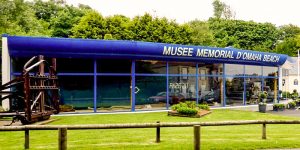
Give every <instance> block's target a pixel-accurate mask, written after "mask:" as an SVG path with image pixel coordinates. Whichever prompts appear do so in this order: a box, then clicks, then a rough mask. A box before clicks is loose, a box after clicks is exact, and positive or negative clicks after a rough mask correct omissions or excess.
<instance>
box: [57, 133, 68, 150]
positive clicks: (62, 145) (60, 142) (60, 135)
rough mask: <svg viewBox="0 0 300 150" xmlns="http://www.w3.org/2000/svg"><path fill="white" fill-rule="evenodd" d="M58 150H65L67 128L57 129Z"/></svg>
mask: <svg viewBox="0 0 300 150" xmlns="http://www.w3.org/2000/svg"><path fill="white" fill-rule="evenodd" d="M58 149H59V150H66V149H67V128H58Z"/></svg>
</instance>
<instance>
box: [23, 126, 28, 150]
mask: <svg viewBox="0 0 300 150" xmlns="http://www.w3.org/2000/svg"><path fill="white" fill-rule="evenodd" d="M24 147H25V149H29V130H28V129H25V144H24Z"/></svg>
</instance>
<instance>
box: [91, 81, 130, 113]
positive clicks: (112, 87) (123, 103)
mask: <svg viewBox="0 0 300 150" xmlns="http://www.w3.org/2000/svg"><path fill="white" fill-rule="evenodd" d="M130 78H131V77H130V76H128V77H127V76H121V77H118V76H98V77H97V108H99V110H100V111H105V110H109V111H114V110H131V97H130V95H131V94H130V85H131V84H130Z"/></svg>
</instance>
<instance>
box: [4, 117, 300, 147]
mask: <svg viewBox="0 0 300 150" xmlns="http://www.w3.org/2000/svg"><path fill="white" fill-rule="evenodd" d="M250 124H261V125H262V139H267V132H266V128H267V126H266V125H267V124H300V120H292V121H286V120H251V121H223V122H175V123H162V122H159V121H158V122H156V123H131V124H97V125H25V126H1V127H0V131H25V136H24V137H25V144H24V148H25V149H29V131H30V130H58V149H59V150H66V149H67V131H68V130H88V129H126V128H127V129H128V128H156V142H157V143H159V142H160V128H161V127H193V128H194V149H195V150H199V149H200V137H201V136H200V128H201V126H232V125H250Z"/></svg>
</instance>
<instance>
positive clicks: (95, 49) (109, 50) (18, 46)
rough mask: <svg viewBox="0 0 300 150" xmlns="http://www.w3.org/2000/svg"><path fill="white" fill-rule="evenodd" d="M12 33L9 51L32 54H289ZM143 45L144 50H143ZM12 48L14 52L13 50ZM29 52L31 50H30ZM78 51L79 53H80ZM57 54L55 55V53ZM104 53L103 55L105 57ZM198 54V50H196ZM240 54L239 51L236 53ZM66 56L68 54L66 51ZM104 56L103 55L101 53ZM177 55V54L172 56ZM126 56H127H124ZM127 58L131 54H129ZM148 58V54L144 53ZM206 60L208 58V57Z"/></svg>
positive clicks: (282, 57) (189, 58)
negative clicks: (176, 50) (169, 50)
mask: <svg viewBox="0 0 300 150" xmlns="http://www.w3.org/2000/svg"><path fill="white" fill-rule="evenodd" d="M7 37H8V41H9V42H8V45H9V51H10V54H12V56H13V57H14V56H18V57H22V56H28V55H27V54H30V55H31V54H33V53H35V54H44V53H45V54H46V53H47V54H49V52H50V53H51V52H53V54H54V53H55V55H56V56H59V55H60V53H61V54H63V53H66V52H67V53H69V54H70V56H69V57H68V58H70V57H73V56H74V57H78V54H80V53H82V52H85V53H86V54H87V55H85V57H87V58H92V57H95V56H94V55H95V53H96V54H97V53H99V54H100V53H105V55H111V54H113V55H114V54H116V53H119V54H126V55H132V57H131V58H133V57H134V58H140V59H143V57H139V55H140V56H149V58H155V56H157V57H164V58H165V59H166V60H174V58H175V57H174V56H171V55H168V56H166V55H163V49H164V47H166V46H167V47H190V48H195V49H196V48H201V49H210V50H224V51H232V52H235V53H238V52H243V53H246V52H247V53H253V54H261V55H262V56H264V55H272V56H280V61H278V63H273V62H272V63H270V62H268V63H267V62H263V61H261V62H257V61H256V62H255V61H253V60H251V61H245V60H241V59H236V60H232V59H231V60H230V59H224V58H208V60H210V61H212V62H213V61H214V60H217V61H218V62H224V63H238V62H240V63H241V64H251V62H252V63H253V65H264V66H280V65H282V64H283V63H284V62H285V61H286V59H287V57H288V56H287V55H284V54H276V53H269V52H258V51H253V50H240V49H235V48H218V47H209V46H195V45H180V44H168V43H153V42H142V41H128V40H97V39H79V38H58V37H55V38H51V37H32V36H9V35H8V36H7ZM141 49H143V50H141ZM11 52H12V53H11ZM26 53H27V54H26ZM76 53H78V54H76ZM55 55H54V56H55ZM105 55H102V56H101V57H104V56H105ZM193 55H195V54H193ZM235 55H236V54H235ZM62 56H64V57H65V56H66V54H64V55H62ZM99 56H100V55H99ZM171 57H174V58H171ZM124 58H125V57H124ZM126 58H130V57H129V56H127V57H126ZM144 58H145V59H147V58H148V57H144ZM176 58H178V61H188V60H191V61H196V60H197V61H198V62H199V61H201V60H207V58H205V59H204V58H199V57H194V56H193V57H183V56H180V57H176ZM204 62H205V61H204Z"/></svg>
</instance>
